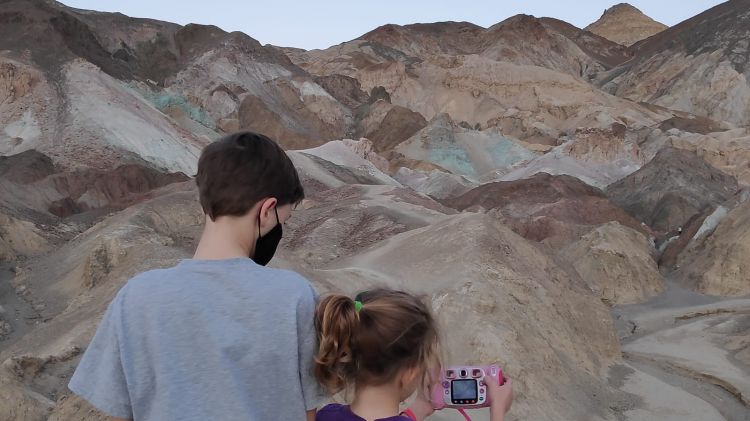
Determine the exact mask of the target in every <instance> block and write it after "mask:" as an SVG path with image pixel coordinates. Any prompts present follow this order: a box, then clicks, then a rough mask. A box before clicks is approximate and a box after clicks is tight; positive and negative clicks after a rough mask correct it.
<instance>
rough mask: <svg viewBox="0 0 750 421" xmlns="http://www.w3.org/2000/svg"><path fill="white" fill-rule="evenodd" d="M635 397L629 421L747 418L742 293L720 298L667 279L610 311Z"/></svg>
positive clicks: (749, 320) (748, 372) (749, 392)
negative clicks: (638, 300)
mask: <svg viewBox="0 0 750 421" xmlns="http://www.w3.org/2000/svg"><path fill="white" fill-rule="evenodd" d="M612 314H613V318H614V319H615V324H616V326H617V329H618V332H619V334H620V339H621V341H622V349H623V356H624V359H625V361H626V362H627V364H628V366H629V367H631V368H632V369H633V370H634V372H633V373H631V374H629V375H627V376H626V378H625V380H624V381H623V386H622V390H624V391H626V392H629V393H633V394H635V395H638V396H640V397H641V398H642V399H643V402H644V403H643V405H642V407H639V408H637V409H635V410H633V411H629V412H628V413H626V414H625V415H626V416H627V417H628V419H629V420H633V421H646V420H652V419H653V420H657V419H658V420H670V419H675V420H678V419H680V420H696V421H699V420H700V421H707V420H713V419H718V420H722V419H724V420H727V421H750V350H748V344H750V297H748V298H741V299H721V298H718V297H711V296H706V295H703V294H699V293H695V292H692V291H688V290H685V289H683V288H681V287H679V286H678V285H676V284H674V283H673V282H668V286H667V290H666V291H665V292H664V293H663V294H661V295H660V296H658V297H655V298H654V299H652V300H650V301H648V302H646V303H642V304H636V305H628V306H620V307H617V308H614V309H613V311H612Z"/></svg>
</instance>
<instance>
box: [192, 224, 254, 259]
mask: <svg viewBox="0 0 750 421" xmlns="http://www.w3.org/2000/svg"><path fill="white" fill-rule="evenodd" d="M244 225H245V224H242V223H241V221H238V220H232V219H229V218H220V219H218V220H217V221H211V220H210V219H209V218H206V225H205V227H204V228H203V234H201V239H200V241H199V242H198V247H197V248H196V250H195V254H194V255H193V258H194V259H199V260H225V259H233V258H238V257H249V256H252V255H253V253H254V252H255V241H254V240H252V239H253V238H257V235H258V233H257V229H256V228H255V227H254V226H249V227H246V226H244Z"/></svg>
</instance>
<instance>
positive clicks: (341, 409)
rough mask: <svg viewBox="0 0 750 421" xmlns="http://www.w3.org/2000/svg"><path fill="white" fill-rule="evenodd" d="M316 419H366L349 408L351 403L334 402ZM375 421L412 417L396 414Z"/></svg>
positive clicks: (349, 420)
mask: <svg viewBox="0 0 750 421" xmlns="http://www.w3.org/2000/svg"><path fill="white" fill-rule="evenodd" d="M315 421H365V419H364V418H362V417H359V416H357V415H355V414H354V413H353V412H352V411H351V409H349V405H341V404H340V403H332V404H330V405H326V406H325V407H323V409H321V410H319V411H318V414H317V415H316V416H315ZM375 421H411V418H409V417H404V416H401V415H396V416H395V417H388V418H380V419H378V420H375Z"/></svg>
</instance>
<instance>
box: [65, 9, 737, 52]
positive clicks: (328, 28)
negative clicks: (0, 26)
mask: <svg viewBox="0 0 750 421" xmlns="http://www.w3.org/2000/svg"><path fill="white" fill-rule="evenodd" d="M62 2H63V3H64V4H66V5H68V6H72V7H77V8H80V9H91V10H100V11H106V12H121V13H123V14H126V15H128V16H133V17H144V18H152V19H158V20H165V21H169V22H175V23H179V24H182V25H184V24H187V23H201V24H211V25H216V26H218V27H220V28H222V29H224V30H225V31H242V32H244V33H246V34H248V35H250V36H251V37H253V38H255V39H257V40H258V41H260V43H261V44H274V45H278V46H284V47H298V48H304V49H308V50H309V49H313V48H328V47H330V46H332V45H336V44H339V43H341V42H345V41H349V40H352V39H355V38H357V37H359V36H360V35H362V34H364V33H366V32H369V31H370V30H372V29H375V28H377V27H378V26H380V25H384V24H386V23H395V24H400V25H405V24H409V23H427V22H441V21H468V22H472V23H475V24H477V25H480V26H483V27H489V26H492V25H494V24H495V23H498V22H500V21H503V20H505V19H506V18H508V17H511V16H513V15H517V14H519V13H525V14H528V15H534V16H537V17H543V16H547V17H553V18H557V19H562V20H564V21H567V22H569V23H572V24H573V25H576V26H578V27H579V28H583V27H585V26H587V25H588V24H590V23H592V22H594V21H595V20H597V19H599V17H600V16H601V14H602V13H603V12H604V10H605V9H607V8H608V7H610V6H612V5H614V4H616V3H618V1H617V0H613V1H607V0H481V1H479V0H476V1H475V0H348V1H344V0H330V1H329V0H320V1H314V0H265V1H256V0H245V1H242V0H210V1H206V0H62ZM629 3H630V4H632V5H633V6H635V7H637V8H639V9H641V11H643V12H644V13H645V14H647V15H649V16H651V17H652V18H653V19H656V20H657V21H659V22H662V23H664V24H666V25H669V26H672V25H675V24H677V23H679V22H682V21H683V20H685V19H689V18H691V17H693V16H695V15H697V14H698V13H701V12H703V11H704V10H707V9H709V8H711V7H713V6H715V5H717V4H720V3H723V1H717V0H632V1H630V2H629Z"/></svg>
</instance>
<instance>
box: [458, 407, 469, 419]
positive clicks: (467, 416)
mask: <svg viewBox="0 0 750 421" xmlns="http://www.w3.org/2000/svg"><path fill="white" fill-rule="evenodd" d="M457 411H458V412H460V413H461V415H463V416H464V418H465V419H466V421H471V417H470V416H469V414H467V413H466V411H464V410H463V409H457Z"/></svg>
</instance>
